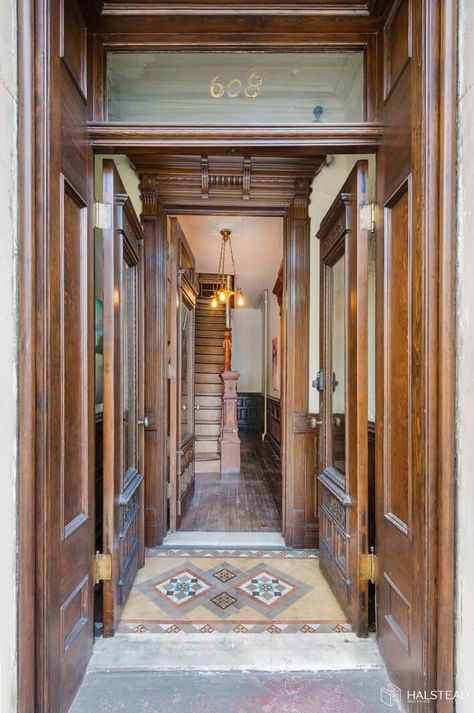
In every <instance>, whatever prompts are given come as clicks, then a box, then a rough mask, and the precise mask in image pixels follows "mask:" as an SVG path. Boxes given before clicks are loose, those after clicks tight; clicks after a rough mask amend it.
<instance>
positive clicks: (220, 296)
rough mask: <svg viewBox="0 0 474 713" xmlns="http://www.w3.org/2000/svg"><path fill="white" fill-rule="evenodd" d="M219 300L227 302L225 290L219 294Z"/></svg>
mask: <svg viewBox="0 0 474 713" xmlns="http://www.w3.org/2000/svg"><path fill="white" fill-rule="evenodd" d="M219 299H220V301H221V302H225V292H224V290H221V291H220V292H219Z"/></svg>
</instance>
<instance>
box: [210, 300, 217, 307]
mask: <svg viewBox="0 0 474 713" xmlns="http://www.w3.org/2000/svg"><path fill="white" fill-rule="evenodd" d="M211 307H212V309H216V307H217V300H216V298H215V297H213V298H212V301H211Z"/></svg>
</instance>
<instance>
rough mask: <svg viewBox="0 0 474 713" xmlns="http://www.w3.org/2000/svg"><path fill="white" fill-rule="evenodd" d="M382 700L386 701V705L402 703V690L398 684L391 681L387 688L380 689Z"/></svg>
mask: <svg viewBox="0 0 474 713" xmlns="http://www.w3.org/2000/svg"><path fill="white" fill-rule="evenodd" d="M380 700H381V702H382V703H385V705H386V706H390V708H391V707H392V706H394V705H395V704H396V703H400V702H401V700H402V692H401V690H400V689H399V688H398V686H394V685H393V683H389V684H388V686H387V687H386V688H381V689H380Z"/></svg>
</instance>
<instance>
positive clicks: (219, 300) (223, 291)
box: [211, 228, 245, 309]
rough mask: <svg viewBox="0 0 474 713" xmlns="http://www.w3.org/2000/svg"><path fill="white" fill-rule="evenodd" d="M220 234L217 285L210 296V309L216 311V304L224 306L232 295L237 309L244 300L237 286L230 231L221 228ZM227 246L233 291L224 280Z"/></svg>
mask: <svg viewBox="0 0 474 713" xmlns="http://www.w3.org/2000/svg"><path fill="white" fill-rule="evenodd" d="M220 233H221V236H222V243H221V251H220V255H219V267H218V269H217V274H218V279H219V283H218V285H217V288H216V289H215V290H214V293H213V295H212V299H211V307H212V308H213V309H216V307H217V305H218V304H226V303H227V302H228V300H229V298H230V297H232V296H233V295H235V300H236V303H237V305H238V306H239V307H242V306H243V305H244V304H245V298H244V293H243V291H242V289H241V288H240V287H239V286H238V285H237V271H236V269H235V261H234V253H233V250H232V239H231V237H230V236H231V233H232V231H231V230H229V228H222V230H221V231H220ZM227 246H228V247H229V253H230V259H231V261H232V269H233V273H234V287H235V290H231V289H230V288H229V285H228V284H227V279H226V270H225V261H226V253H227Z"/></svg>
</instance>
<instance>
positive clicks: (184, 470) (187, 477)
mask: <svg viewBox="0 0 474 713" xmlns="http://www.w3.org/2000/svg"><path fill="white" fill-rule="evenodd" d="M194 442H195V439H194V437H193V438H190V439H189V441H187V442H186V443H185V444H184V445H183V447H182V448H181V449H180V450H178V452H177V469H178V514H179V515H181V513H182V512H185V511H186V505H187V502H188V501H189V500H190V499H191V498H192V496H193V493H194V485H195V468H194V458H195V447H194Z"/></svg>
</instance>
